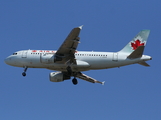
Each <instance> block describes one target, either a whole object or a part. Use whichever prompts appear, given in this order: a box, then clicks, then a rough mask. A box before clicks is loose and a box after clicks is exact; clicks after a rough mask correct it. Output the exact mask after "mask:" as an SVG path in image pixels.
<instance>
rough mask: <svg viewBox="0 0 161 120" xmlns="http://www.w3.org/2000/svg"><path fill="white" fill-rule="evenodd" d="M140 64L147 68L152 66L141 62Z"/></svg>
mask: <svg viewBox="0 0 161 120" xmlns="http://www.w3.org/2000/svg"><path fill="white" fill-rule="evenodd" d="M138 64H140V65H143V66H146V67H149V66H150V65H149V64H147V63H146V62H145V61H142V62H139V63H138Z"/></svg>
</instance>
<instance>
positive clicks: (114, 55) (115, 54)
mask: <svg viewBox="0 0 161 120" xmlns="http://www.w3.org/2000/svg"><path fill="white" fill-rule="evenodd" d="M112 60H113V61H116V62H117V61H118V53H113V59H112Z"/></svg>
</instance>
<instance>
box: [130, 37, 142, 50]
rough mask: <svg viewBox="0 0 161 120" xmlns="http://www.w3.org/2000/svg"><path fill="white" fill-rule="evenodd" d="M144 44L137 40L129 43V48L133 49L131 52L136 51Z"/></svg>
mask: <svg viewBox="0 0 161 120" xmlns="http://www.w3.org/2000/svg"><path fill="white" fill-rule="evenodd" d="M143 45H145V43H141V41H140V40H139V39H137V40H136V41H134V42H131V47H133V50H136V49H137V48H138V47H139V46H143Z"/></svg>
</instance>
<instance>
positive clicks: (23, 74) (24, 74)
mask: <svg viewBox="0 0 161 120" xmlns="http://www.w3.org/2000/svg"><path fill="white" fill-rule="evenodd" d="M27 68H28V67H25V69H24V72H23V73H22V76H24V77H25V76H26V71H27Z"/></svg>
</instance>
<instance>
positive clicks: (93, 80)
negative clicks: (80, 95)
mask: <svg viewBox="0 0 161 120" xmlns="http://www.w3.org/2000/svg"><path fill="white" fill-rule="evenodd" d="M75 77H77V78H80V79H82V80H86V81H88V82H91V83H100V84H102V85H104V83H105V81H104V82H100V81H98V80H95V79H94V78H91V77H89V76H87V75H85V74H83V73H81V72H79V73H77V75H76V76H75Z"/></svg>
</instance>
